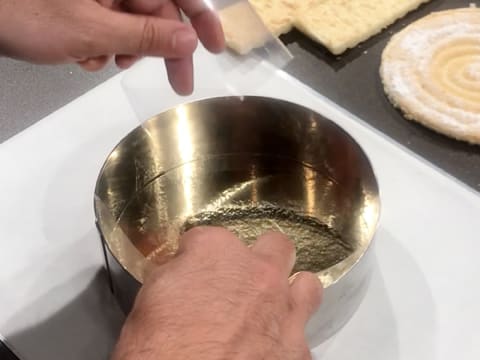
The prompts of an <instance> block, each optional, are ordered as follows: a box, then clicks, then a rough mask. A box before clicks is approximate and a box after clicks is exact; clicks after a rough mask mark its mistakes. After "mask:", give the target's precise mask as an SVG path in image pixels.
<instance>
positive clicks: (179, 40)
mask: <svg viewBox="0 0 480 360" xmlns="http://www.w3.org/2000/svg"><path fill="white" fill-rule="evenodd" d="M196 46H197V35H196V34H195V32H194V31H193V30H190V29H181V30H177V31H176V32H175V33H174V34H173V36H172V48H173V50H176V51H182V52H183V51H186V52H191V51H193V50H194V49H195V47H196Z"/></svg>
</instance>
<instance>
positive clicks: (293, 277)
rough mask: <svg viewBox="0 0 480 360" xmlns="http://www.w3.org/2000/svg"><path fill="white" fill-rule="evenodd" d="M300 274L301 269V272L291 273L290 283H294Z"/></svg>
mask: <svg viewBox="0 0 480 360" xmlns="http://www.w3.org/2000/svg"><path fill="white" fill-rule="evenodd" d="M298 274H300V271H299V272H296V273H295V274H293V275H291V276H290V277H289V278H288V285H292V284H293V282H294V281H295V279H296V278H297V276H298Z"/></svg>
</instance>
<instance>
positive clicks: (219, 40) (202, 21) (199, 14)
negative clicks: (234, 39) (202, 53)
mask: <svg viewBox="0 0 480 360" xmlns="http://www.w3.org/2000/svg"><path fill="white" fill-rule="evenodd" d="M175 2H176V3H177V4H178V6H179V7H180V8H181V9H182V10H183V11H184V12H185V14H186V15H187V16H188V17H189V18H190V21H191V23H192V25H193V27H194V28H195V30H196V31H197V34H198V37H199V39H200V41H201V42H202V44H203V45H204V46H205V48H207V49H208V50H210V51H212V52H214V53H218V52H221V51H223V50H224V48H225V36H224V34H223V29H222V25H221V24H220V20H219V19H218V16H217V15H216V14H215V13H214V12H213V11H212V10H211V9H210V8H209V7H208V6H207V4H206V2H205V1H204V0H176V1H175Z"/></svg>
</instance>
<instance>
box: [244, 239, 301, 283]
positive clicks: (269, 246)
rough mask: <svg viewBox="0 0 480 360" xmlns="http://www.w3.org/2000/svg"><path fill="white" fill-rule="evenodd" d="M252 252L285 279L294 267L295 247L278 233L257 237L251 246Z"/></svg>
mask: <svg viewBox="0 0 480 360" xmlns="http://www.w3.org/2000/svg"><path fill="white" fill-rule="evenodd" d="M252 251H253V252H254V253H255V254H257V255H259V256H261V257H262V258H264V259H266V260H267V261H268V262H269V263H271V264H272V265H274V266H275V268H276V269H277V270H278V271H280V272H281V273H282V275H283V276H284V277H285V279H286V278H287V277H288V276H289V275H290V273H291V272H292V269H293V266H294V265H295V260H296V254H295V245H294V244H293V242H292V241H290V239H289V238H288V237H287V236H286V235H284V234H282V233H279V232H269V233H266V234H264V235H262V236H259V237H258V239H257V241H256V242H255V243H254V244H253V246H252Z"/></svg>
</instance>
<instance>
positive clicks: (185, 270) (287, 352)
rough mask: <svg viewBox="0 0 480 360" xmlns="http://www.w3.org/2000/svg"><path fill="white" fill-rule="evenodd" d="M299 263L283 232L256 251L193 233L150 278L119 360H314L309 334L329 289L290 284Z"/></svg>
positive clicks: (223, 237)
mask: <svg viewBox="0 0 480 360" xmlns="http://www.w3.org/2000/svg"><path fill="white" fill-rule="evenodd" d="M294 263H295V248H294V246H293V244H292V242H290V241H289V240H288V239H287V238H286V237H285V236H284V235H282V234H279V233H269V234H266V235H263V236H261V237H259V238H258V239H257V241H256V243H255V244H254V245H253V246H252V248H248V247H246V246H245V245H244V244H243V243H242V242H241V241H240V240H239V239H238V238H237V237H236V236H234V235H233V234H232V233H230V232H228V231H227V230H224V229H221V228H206V227H203V228H196V229H193V230H191V231H189V232H187V233H186V234H185V235H184V236H183V237H182V239H181V241H180V247H179V251H178V253H177V255H176V256H175V257H174V258H173V259H172V260H170V261H169V262H168V263H166V264H164V265H162V266H158V267H154V268H153V270H151V272H150V273H149V274H148V276H147V277H146V280H145V282H144V286H143V287H142V289H141V290H140V292H139V294H138V297H137V299H136V301H135V304H134V307H133V309H132V311H131V313H130V315H129V317H128V319H127V321H126V323H125V326H124V328H123V330H122V334H121V336H120V340H119V343H118V344H117V347H116V349H115V352H114V355H113V358H112V359H113V360H137V359H138V360H140V359H169V360H177V359H178V360H188V359H208V360H220V359H231V360H235V359H267V360H282V359H286V360H287V359H288V360H306V359H311V355H310V351H309V349H308V346H307V344H306V341H305V334H304V328H305V324H306V322H307V321H308V319H309V318H310V316H311V315H312V314H313V312H314V311H315V310H316V309H317V307H318V305H319V304H320V301H321V293H322V287H321V284H320V281H319V280H318V278H317V276H315V275H314V274H312V273H307V272H302V273H298V274H297V275H296V276H293V277H291V278H290V280H289V278H288V277H289V274H290V272H291V271H292V268H293V266H294Z"/></svg>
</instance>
